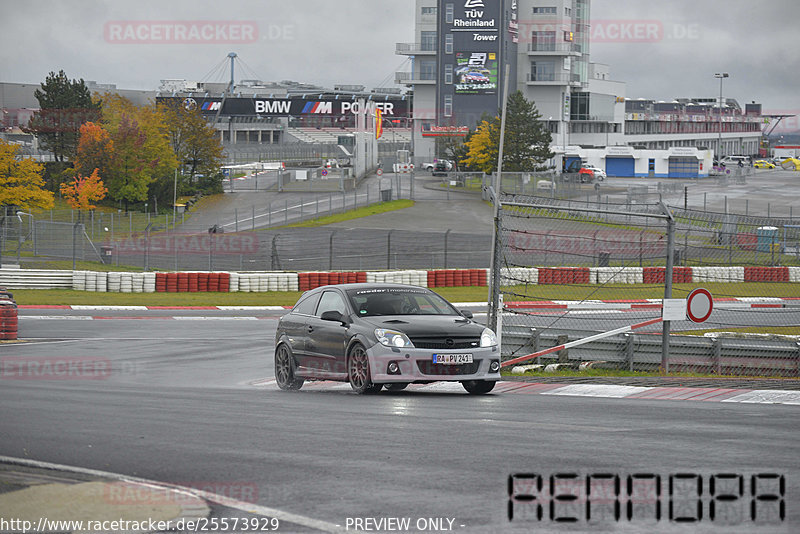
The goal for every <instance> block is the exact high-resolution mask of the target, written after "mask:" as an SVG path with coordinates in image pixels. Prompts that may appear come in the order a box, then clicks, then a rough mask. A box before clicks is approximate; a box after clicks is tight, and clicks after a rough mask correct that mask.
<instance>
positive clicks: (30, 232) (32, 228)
mask: <svg viewBox="0 0 800 534" xmlns="http://www.w3.org/2000/svg"><path fill="white" fill-rule="evenodd" d="M20 215H27V216H28V217H30V218H31V220H30V227H29V228H28V234H27V235H26V236H25V239H27V238H28V235H32V236H33V255H34V256H36V227H35V226H34V224H35V219H34V217H33V215H31V214H30V213H26V212H24V211H17V218H19V220H20V224H21V223H22V218H21V217H20ZM19 239H20V247H21V246H22V229H21V228H20V235H19ZM17 263H19V249H17Z"/></svg>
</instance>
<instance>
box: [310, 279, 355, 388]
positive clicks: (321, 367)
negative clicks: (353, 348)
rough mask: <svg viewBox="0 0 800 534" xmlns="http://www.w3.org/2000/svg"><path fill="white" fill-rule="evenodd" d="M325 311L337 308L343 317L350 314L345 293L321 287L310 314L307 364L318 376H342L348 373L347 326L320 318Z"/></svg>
mask: <svg viewBox="0 0 800 534" xmlns="http://www.w3.org/2000/svg"><path fill="white" fill-rule="evenodd" d="M327 311H336V312H339V313H341V314H342V316H344V317H348V316H349V312H348V309H347V305H346V303H345V299H344V295H342V293H341V292H339V290H337V289H328V290H326V291H323V292H322V295H321V296H320V299H319V304H318V305H317V310H316V312H315V313H314V316H313V317H309V319H308V337H307V338H306V355H307V356H308V358H309V364H310V365H311V366H313V368H314V369H316V370H318V371H319V373H320V375H321V376H327V375H330V376H331V377H341V376H344V375H346V373H347V370H346V369H345V349H346V345H347V336H348V330H347V327H346V326H344V325H342V323H341V322H339V321H327V320H323V319H322V318H321V317H322V314H323V313H325V312H327Z"/></svg>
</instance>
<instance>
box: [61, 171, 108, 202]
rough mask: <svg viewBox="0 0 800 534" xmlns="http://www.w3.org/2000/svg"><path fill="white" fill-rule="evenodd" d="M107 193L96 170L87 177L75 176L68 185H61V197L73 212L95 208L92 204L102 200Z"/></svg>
mask: <svg viewBox="0 0 800 534" xmlns="http://www.w3.org/2000/svg"><path fill="white" fill-rule="evenodd" d="M106 193H108V189H106V187H105V185H103V181H102V180H101V179H100V176H99V175H98V174H97V169H95V170H94V171H92V174H91V175H89V176H81V175H80V174H79V175H77V176H75V179H74V180H72V182H70V183H69V184H61V196H62V197H64V200H66V201H67V204H69V205H70V207H71V208H72V209H74V210H84V211H86V210H93V209H95V208H96V207H97V206H95V205H94V204H93V202H97V201H98V200H103V199H104V198H105V197H106Z"/></svg>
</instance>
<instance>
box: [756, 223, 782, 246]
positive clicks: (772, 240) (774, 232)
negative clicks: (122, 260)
mask: <svg viewBox="0 0 800 534" xmlns="http://www.w3.org/2000/svg"><path fill="white" fill-rule="evenodd" d="M756 235H757V236H758V245H756V250H758V251H759V252H770V251H771V250H772V247H773V246H774V247H776V250H779V249H778V248H777V247H779V246H780V243H779V241H778V229H777V228H776V227H774V226H762V227H760V228H759V229H758V230H757V231H756Z"/></svg>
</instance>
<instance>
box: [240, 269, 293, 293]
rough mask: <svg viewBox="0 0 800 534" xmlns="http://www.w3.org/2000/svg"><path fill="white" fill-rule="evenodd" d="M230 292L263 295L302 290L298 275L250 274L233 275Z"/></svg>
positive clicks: (275, 273)
mask: <svg viewBox="0 0 800 534" xmlns="http://www.w3.org/2000/svg"><path fill="white" fill-rule="evenodd" d="M234 280H235V282H234ZM229 291H240V292H242V293H263V292H267V291H301V289H300V287H299V275H298V274H297V273H283V272H267V273H252V272H250V273H231V276H230V286H229Z"/></svg>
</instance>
